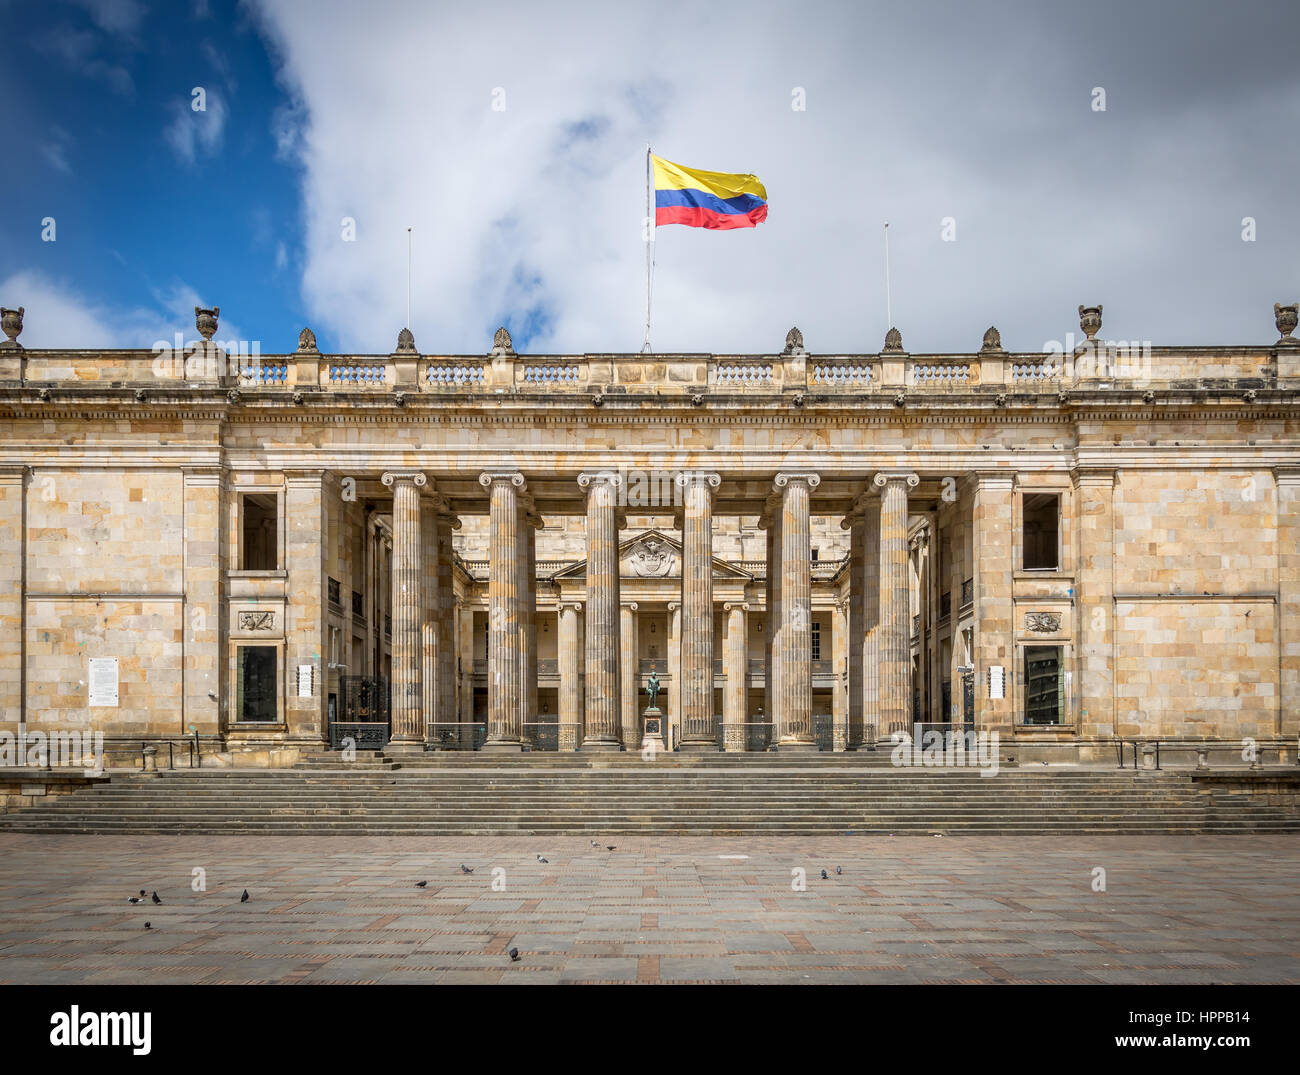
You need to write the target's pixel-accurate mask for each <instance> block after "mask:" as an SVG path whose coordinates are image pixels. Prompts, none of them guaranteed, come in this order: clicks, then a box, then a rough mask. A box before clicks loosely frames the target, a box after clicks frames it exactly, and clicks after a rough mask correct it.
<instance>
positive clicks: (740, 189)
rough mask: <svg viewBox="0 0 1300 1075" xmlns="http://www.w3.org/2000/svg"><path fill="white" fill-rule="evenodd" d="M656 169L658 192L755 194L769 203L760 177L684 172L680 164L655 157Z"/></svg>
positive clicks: (716, 194)
mask: <svg viewBox="0 0 1300 1075" xmlns="http://www.w3.org/2000/svg"><path fill="white" fill-rule="evenodd" d="M651 160H653V162H654V169H655V190H702V191H704V192H705V193H707V194H713V195H715V196H717V197H719V198H722V199H724V200H725V199H727V198H734V197H736V196H737V195H739V194H753V195H755V196H757V197H759V198H762V199H763V201H767V188H765V187H764V186H763V184H762V183H760V182H759V181H758V177H757V176H753V175H742V174H740V173H737V172H706V171H704V170H702V169H700V168H683V167H682V166H681V165H680V164H674V163H673V162H672V161H666V160H664V159H663V157H655V156H653V155H652V156H651Z"/></svg>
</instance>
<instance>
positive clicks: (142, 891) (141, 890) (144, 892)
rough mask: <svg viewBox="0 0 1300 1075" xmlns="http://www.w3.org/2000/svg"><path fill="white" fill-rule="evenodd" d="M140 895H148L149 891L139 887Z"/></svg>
mask: <svg viewBox="0 0 1300 1075" xmlns="http://www.w3.org/2000/svg"><path fill="white" fill-rule="evenodd" d="M140 895H142V896H147V895H149V893H147V892H146V891H145V890H144V889H140Z"/></svg>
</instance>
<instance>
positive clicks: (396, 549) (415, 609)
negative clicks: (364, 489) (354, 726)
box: [383, 471, 428, 746]
mask: <svg viewBox="0 0 1300 1075" xmlns="http://www.w3.org/2000/svg"><path fill="white" fill-rule="evenodd" d="M383 483H384V485H386V486H388V487H389V488H391V489H392V490H393V565H392V576H393V602H392V612H391V615H392V618H393V676H392V689H393V703H392V728H393V734H392V742H393V744H395V745H398V746H401V745H411V744H420V743H423V741H424V728H423V723H424V705H423V698H422V692H421V689H420V687H421V681H422V678H423V677H422V674H421V673H422V667H421V665H422V661H423V654H424V645H423V641H422V637H421V636H422V630H421V629H422V626H423V621H424V611H425V610H424V597H423V594H424V586H423V570H424V569H423V566H422V563H421V554H422V552H423V551H424V550H423V547H422V544H421V541H420V533H421V525H420V516H421V508H420V490H421V489H422V488H424V486H425V485H427V484H428V479H427V478H425V476H424V475H423V474H421V473H420V472H418V471H415V472H411V473H394V472H387V473H385V474H384V475H383Z"/></svg>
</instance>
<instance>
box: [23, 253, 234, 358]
mask: <svg viewBox="0 0 1300 1075" xmlns="http://www.w3.org/2000/svg"><path fill="white" fill-rule="evenodd" d="M0 303H3V305H5V306H7V307H10V308H16V307H19V306H22V307H23V308H24V309H25V311H26V313H25V314H24V316H23V333H22V335H21V336H20V337H19V340H18V342H19V343H21V344H22V345H23V346H24V347H31V348H40V347H51V348H70V349H73V350H79V349H83V348H85V349H89V348H103V347H106V348H110V349H111V348H129V349H139V348H148V347H150V346H152V345H153V344H154V342H155V341H158V340H162V341H166V342H167V343H168V344H170V343H171V342H172V341H173V339H174V337H175V334H176V333H178V332H179V333H181V335H182V338H183V339H184V340H186V341H189V340H193V339H195V338H196V336H197V333H196V330H195V327H194V307H195V306H203V307H207V306H208V305H209V304H208V303H206V302H204V301H202V299H201V298H200V296H199V294H198V292H197V291H195V290H194V289H193V288H192V287H190V286H189V285H188V284H185V283H183V282H181V283H175V284H173V285H171V286H169V287H167V288H165V289H163V290H160V291H155V292H154V294H153V302H152V303H150V304H149V305H144V306H134V307H130V308H122V307H117V306H108V305H105V304H104V303H102V302H100V301H98V300H96V299H91V298H88V297H87V296H86V295H85V294H84V293H82V292H80V291H79V290H77V289H76V288H75V287H73V286H72V285H70V284H68V283H67V282H66V281H64V280H58V279H54V278H52V277H50V276H47V275H46V274H45V273H42V272H39V271H36V270H30V269H24V270H20V271H18V272H15V273H12V274H10V275H9V276H8V277H6V278H5V279H4V280H0ZM217 338H219V339H222V340H240V339H244V338H245V337H244V336H243V333H242V331H241V330H240V329H239V327H238V326H237V325H235V324H233V323H227V322H226V321H225V320H222V322H221V327H220V329H219V331H218V332H217Z"/></svg>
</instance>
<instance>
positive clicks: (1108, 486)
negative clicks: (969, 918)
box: [0, 306, 1300, 764]
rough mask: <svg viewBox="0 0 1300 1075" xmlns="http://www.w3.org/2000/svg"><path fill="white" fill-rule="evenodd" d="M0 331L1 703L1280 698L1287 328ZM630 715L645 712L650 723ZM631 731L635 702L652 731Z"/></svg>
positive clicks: (863, 742)
mask: <svg viewBox="0 0 1300 1075" xmlns="http://www.w3.org/2000/svg"><path fill="white" fill-rule="evenodd" d="M3 314H4V318H3V320H4V330H5V333H6V335H7V336H8V337H9V340H8V341H7V342H6V343H5V344H0V401H2V402H3V414H2V415H0V430H2V431H3V432H2V435H0V538H2V540H0V718H2V720H0V731H10V732H16V731H19V730H20V729H25V730H26V731H28V732H31V731H36V730H40V731H46V732H49V731H56V730H84V729H85V728H87V727H89V728H93V729H95V730H99V731H102V732H103V733H104V735H105V737H106V740H107V742H108V744H109V746H110V749H114V748H116V749H121V750H129V749H136V750H138V748H139V744H140V743H141V742H148V741H158V742H161V741H164V740H177V739H180V738H183V737H187V736H192V735H197V736H199V737H200V739H201V741H202V742H203V745H204V751H205V753H206V754H208V755H209V756H211V757H217V758H223V759H226V760H228V761H232V762H236V763H249V764H268V763H270V764H282V763H284V762H285V761H287V760H291V759H292V758H293V756H294V755H295V754H296V753H298V752H300V751H303V750H319V749H321V748H323V747H327V746H337V745H339V744H340V742H342V741H343V740H344V739H347V738H352V739H356V740H357V741H359V742H360V744H361V745H362V746H366V745H385V744H386V745H387V747H388V749H390V750H397V751H402V750H423V749H426V748H431V747H450V748H457V749H470V748H482V749H489V750H513V751H518V750H521V749H524V748H525V747H531V748H533V749H558V750H575V749H581V750H583V751H599V750H619V749H626V748H629V747H632V748H636V749H640V748H641V746H642V743H643V741H644V738H645V736H646V734H647V727H646V713H645V710H646V707H647V704H648V701H649V698H648V695H647V694H646V688H647V686H648V685H649V684H650V681H651V678H652V677H653V679H654V681H655V682H656V683H657V684H658V686H659V687H660V693H659V695H658V702H659V709H660V710H661V712H662V714H663V718H662V721H661V723H660V725H659V728H658V731H659V734H660V735H661V736H662V742H663V745H664V746H665V747H667V748H670V749H675V750H683V751H690V750H727V751H745V750H760V749H776V750H795V751H798V750H816V749H824V750H857V749H861V748H864V747H870V746H871V745H872V744H873V743H874V742H876V740H877V739H879V738H882V737H884V736H886V735H888V734H889V733H890V732H893V731H898V730H903V729H910V728H911V726H912V725H913V724H914V723H918V722H919V723H923V724H926V725H942V726H955V727H956V728H959V729H961V728H970V727H973V728H975V729H976V730H986V731H991V730H997V731H998V732H999V734H1000V736H1001V737H1002V740H1003V742H1004V744H1005V743H1010V744H1012V745H1013V747H1014V749H1015V751H1016V752H1018V753H1019V755H1020V757H1021V758H1022V759H1031V758H1041V759H1043V760H1056V761H1070V760H1075V759H1083V760H1088V759H1110V758H1113V757H1114V740H1115V739H1116V738H1117V737H1121V738H1142V739H1159V740H1161V741H1162V744H1164V747H1165V749H1167V750H1170V749H1174V748H1176V747H1178V746H1189V745H1194V744H1199V743H1205V742H1207V741H1209V742H1214V743H1220V744H1223V745H1225V746H1227V745H1231V746H1232V747H1233V749H1237V748H1238V746H1239V744H1240V743H1241V741H1242V740H1243V739H1244V738H1249V739H1252V740H1254V741H1255V742H1257V743H1258V744H1259V747H1260V748H1261V750H1262V751H1263V752H1264V754H1265V756H1269V757H1271V758H1274V759H1275V758H1278V757H1281V758H1283V759H1287V758H1290V759H1292V760H1293V759H1294V757H1295V755H1294V746H1295V743H1296V739H1297V733H1298V732H1300V549H1298V548H1297V539H1298V537H1300V405H1298V404H1297V390H1298V389H1300V342H1297V341H1296V340H1294V339H1293V338H1292V335H1291V333H1292V331H1293V329H1294V328H1295V325H1296V308H1295V307H1294V306H1289V307H1282V306H1279V307H1276V308H1275V317H1276V322H1277V327H1278V330H1279V332H1280V334H1281V337H1280V338H1279V339H1278V340H1277V341H1276V342H1275V343H1272V344H1264V345H1249V346H1232V347H1150V346H1147V345H1134V344H1128V343H1115V342H1111V341H1104V340H1103V339H1100V338H1098V333H1099V330H1100V327H1101V307H1095V308H1087V309H1085V308H1082V307H1081V308H1080V327H1081V329H1082V331H1083V338H1082V339H1081V340H1080V342H1079V344H1078V346H1077V347H1076V346H1074V344H1073V340H1072V338H1071V339H1070V340H1068V341H1067V344H1066V346H1065V347H1063V348H1062V349H1061V350H1060V351H1059V352H1057V353H1047V354H1044V353H1041V352H1038V353H1012V352H1008V351H1006V350H1004V349H1003V347H1002V344H1001V341H1000V339H999V337H998V333H997V332H996V330H993V329H990V330H989V332H988V333H986V335H985V338H984V341H983V345H982V346H981V348H980V349H979V350H978V351H976V352H972V353H968V354H958V355H951V354H950V355H937V354H911V353H908V352H907V351H905V350H904V349H903V345H902V340H901V337H900V335H899V333H898V332H897V331H896V330H891V331H890V333H889V335H888V337H887V338H886V341H885V346H884V349H883V350H881V351H879V352H878V353H869V354H856V355H810V354H808V353H807V352H806V351H805V349H804V346H803V340H802V338H801V336H800V334H799V333H798V331H797V330H792V331H791V333H790V334H789V336H788V338H787V340H786V344H785V347H784V350H783V351H782V352H781V353H779V354H770V355H709V354H673V355H656V354H585V355H556V356H527V355H519V354H516V353H515V352H514V350H513V348H512V346H511V341H510V338H509V335H508V334H507V333H506V332H505V331H504V330H501V331H500V332H498V333H497V337H496V340H495V342H494V346H493V349H492V351H491V352H490V353H489V354H487V355H479V356H473V355H458V356H451V355H436V354H426V353H421V352H419V351H417V349H416V347H415V342H414V340H413V338H412V336H411V334H410V333H409V332H408V331H406V330H403V332H402V333H401V335H400V336H399V340H398V346H397V349H396V350H395V351H394V352H393V353H391V354H388V355H364V356H363V355H325V354H321V353H320V352H319V351H318V350H317V347H316V341H315V338H314V336H313V335H312V333H311V332H310V330H304V331H303V333H302V335H301V336H300V338H299V345H298V348H297V350H296V351H295V352H292V353H289V354H278V355H272V354H255V355H252V356H250V355H249V354H248V348H247V347H245V346H241V345H240V344H239V343H238V342H237V341H234V342H228V343H225V344H223V343H221V342H220V341H214V339H213V337H214V336H215V335H216V334H217V331H218V323H217V314H218V311H216V310H211V311H208V310H200V311H196V327H197V328H198V331H199V335H200V336H201V339H198V340H196V341H195V342H193V343H191V344H188V345H186V346H185V347H183V348H179V349H178V350H176V351H172V350H169V349H167V348H164V347H161V346H160V347H157V348H155V349H152V350H141V351H37V350H24V349H23V348H22V347H21V345H20V344H19V343H18V342H17V337H18V335H19V334H20V331H21V326H22V313H21V311H13V310H5V311H4V312H3ZM651 716H652V717H653V716H654V714H653V713H651ZM651 731H652V732H653V731H654V728H653V727H652V728H651Z"/></svg>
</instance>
